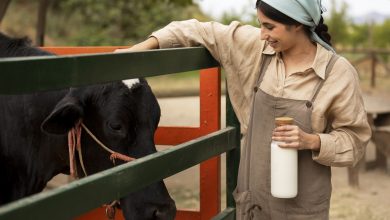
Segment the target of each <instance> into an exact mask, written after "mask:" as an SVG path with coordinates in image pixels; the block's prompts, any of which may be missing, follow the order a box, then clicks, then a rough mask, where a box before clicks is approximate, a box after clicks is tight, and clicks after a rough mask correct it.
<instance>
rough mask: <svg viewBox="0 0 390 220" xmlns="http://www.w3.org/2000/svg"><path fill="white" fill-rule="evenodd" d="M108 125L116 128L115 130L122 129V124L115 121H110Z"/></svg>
mask: <svg viewBox="0 0 390 220" xmlns="http://www.w3.org/2000/svg"><path fill="white" fill-rule="evenodd" d="M108 127H109V128H110V129H111V130H114V131H120V130H121V129H122V126H121V124H119V123H115V122H110V123H108Z"/></svg>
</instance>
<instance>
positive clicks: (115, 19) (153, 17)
mask: <svg viewBox="0 0 390 220" xmlns="http://www.w3.org/2000/svg"><path fill="white" fill-rule="evenodd" d="M43 4H47V19H46V42H47V43H46V45H74V46H82V45H91V46H92V45H128V44H131V43H135V42H138V41H140V40H142V39H145V37H147V36H148V35H149V34H151V33H152V31H154V30H157V29H158V28H161V27H163V26H165V25H166V24H168V23H169V22H170V21H173V20H183V19H188V18H197V19H199V20H210V18H209V17H207V16H206V15H204V14H203V13H202V12H201V11H200V9H199V7H198V5H196V4H194V3H193V2H192V0H142V1H127V0H100V1H97V0H61V1H60V0H35V1H31V0H11V1H10V4H9V6H8V10H7V13H6V14H5V16H4V18H3V21H2V22H1V26H0V28H1V31H3V32H6V33H9V34H11V35H28V36H30V38H32V37H31V36H34V35H35V34H34V33H35V31H36V23H39V21H37V18H38V13H37V12H38V8H42V7H43ZM1 8H2V7H1V5H0V9H1ZM3 8H4V7H3ZM0 13H1V10H0ZM0 16H1V14H0ZM0 19H1V17H0ZM16 24H17V25H16ZM36 38H37V37H36Z"/></svg>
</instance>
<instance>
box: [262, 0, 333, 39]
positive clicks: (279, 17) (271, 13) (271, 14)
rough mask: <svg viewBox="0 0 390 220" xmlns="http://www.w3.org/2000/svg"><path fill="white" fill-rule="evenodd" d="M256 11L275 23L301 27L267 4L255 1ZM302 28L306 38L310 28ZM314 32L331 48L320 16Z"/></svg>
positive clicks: (325, 27) (326, 30) (328, 36)
mask: <svg viewBox="0 0 390 220" xmlns="http://www.w3.org/2000/svg"><path fill="white" fill-rule="evenodd" d="M256 9H258V10H260V11H261V12H262V13H263V14H264V15H265V16H267V17H268V18H270V19H272V20H274V21H276V22H279V23H282V24H284V25H297V26H298V25H303V24H301V23H299V22H298V21H296V20H294V19H292V18H291V17H289V16H287V15H285V14H283V13H282V12H280V11H278V10H276V9H275V8H273V7H272V6H270V5H269V4H267V3H265V2H263V1H262V0H257V1H256ZM303 26H304V30H305V32H306V34H307V35H308V36H310V35H311V31H310V27H309V26H307V25H303ZM314 31H315V32H316V33H317V35H318V36H319V37H320V38H321V39H322V40H323V41H325V43H327V44H329V45H331V46H332V44H331V42H330V39H331V36H330V34H329V33H328V26H327V25H326V24H324V19H323V18H322V16H321V19H320V22H319V24H318V25H317V27H316V29H315V30H314Z"/></svg>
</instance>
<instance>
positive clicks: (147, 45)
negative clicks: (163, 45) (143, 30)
mask: <svg viewBox="0 0 390 220" xmlns="http://www.w3.org/2000/svg"><path fill="white" fill-rule="evenodd" d="M158 48H159V44H158V40H157V38H155V37H149V38H148V39H146V40H145V41H142V42H141V43H138V44H136V45H134V46H132V47H129V48H125V49H116V50H115V51H114V52H115V53H121V52H122V53H123V52H130V51H143V50H152V49H158Z"/></svg>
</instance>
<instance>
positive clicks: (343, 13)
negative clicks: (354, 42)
mask: <svg viewBox="0 0 390 220" xmlns="http://www.w3.org/2000/svg"><path fill="white" fill-rule="evenodd" d="M347 9H348V5H347V4H346V3H345V2H344V1H343V2H342V4H341V7H340V10H338V9H337V7H336V1H335V0H332V8H331V10H330V17H329V18H327V19H326V24H327V25H328V26H329V33H330V35H331V36H332V44H333V46H337V45H340V44H344V45H345V44H348V40H349V39H348V26H349V24H348V23H349V22H348V19H347Z"/></svg>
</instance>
